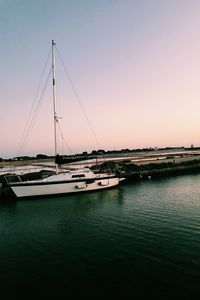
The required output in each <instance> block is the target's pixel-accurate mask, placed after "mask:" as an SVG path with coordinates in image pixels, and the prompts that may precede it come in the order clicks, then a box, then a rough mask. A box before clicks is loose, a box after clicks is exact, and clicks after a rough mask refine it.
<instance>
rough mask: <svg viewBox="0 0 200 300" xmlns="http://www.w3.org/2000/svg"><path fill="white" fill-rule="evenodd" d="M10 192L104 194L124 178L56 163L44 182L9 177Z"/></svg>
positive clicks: (27, 194) (19, 194) (29, 194)
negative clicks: (99, 191) (102, 192)
mask: <svg viewBox="0 0 200 300" xmlns="http://www.w3.org/2000/svg"><path fill="white" fill-rule="evenodd" d="M54 48H55V42H54V41H52V77H53V81H52V82H53V108H54V142H55V145H54V146H55V158H57V157H58V156H59V155H58V153H57V123H58V117H57V114H56V92H55V91H56V90H55V85H56V80H55V50H54ZM4 179H5V185H6V190H9V191H10V192H11V193H12V194H13V195H14V196H15V197H17V198H26V197H38V196H50V195H60V194H71V193H80V192H89V191H97V190H104V189H107V188H111V187H114V186H117V185H118V184H119V183H120V182H121V181H122V180H124V178H120V177H119V176H117V175H116V174H114V173H112V174H109V173H106V174H104V173H98V174H97V173H95V172H93V171H92V170H90V169H89V168H83V169H78V170H67V171H64V172H63V170H59V162H58V161H55V172H54V174H49V175H47V176H45V177H44V178H41V179H37V180H27V181H24V180H22V179H21V177H20V176H19V175H5V176H4Z"/></svg>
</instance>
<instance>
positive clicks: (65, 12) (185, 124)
mask: <svg viewBox="0 0 200 300" xmlns="http://www.w3.org/2000/svg"><path fill="white" fill-rule="evenodd" d="M0 39H1V50H0V53H1V57H0V61H1V71H0V82H1V85H0V86H1V88H0V139H1V140H0V157H3V158H8V157H14V156H16V155H18V154H19V153H18V150H19V144H20V141H21V139H22V136H23V132H24V128H25V126H26V123H27V118H28V116H29V113H30V110H31V107H32V105H33V103H34V99H35V95H36V92H37V88H38V84H39V82H40V78H41V75H42V72H43V69H44V66H45V63H46V61H47V57H48V54H49V51H50V47H51V40H52V39H54V40H55V42H56V47H57V49H58V51H59V53H60V55H61V57H62V60H63V61H64V64H65V67H66V68H67V70H68V72H69V74H70V78H71V80H72V82H73V85H74V88H75V91H76V94H77V95H78V99H77V97H76V95H75V94H74V91H73V89H72V87H71V85H70V83H69V81H68V80H67V76H66V74H65V71H64V69H63V67H62V64H61V63H60V62H59V61H58V60H56V71H57V76H56V78H57V114H58V116H59V117H62V119H60V120H59V124H60V128H61V129H62V135H63V137H64V139H65V141H67V145H68V148H66V144H65V148H64V142H63V143H62V142H60V152H63V151H64V152H65V154H69V148H70V149H71V151H72V152H73V153H81V152H83V151H88V152H90V151H91V150H97V149H99V148H101V149H104V150H112V149H124V148H129V149H136V148H146V147H167V146H170V147H173V146H191V144H193V145H194V146H200V1H198V0H56V1H55V0H54V1H53V0H34V1H31V0H0ZM50 63H51V62H50ZM50 67H51V66H49V68H50ZM48 70H49V69H48V67H47V73H48ZM44 81H45V80H44ZM79 101H80V102H81V104H82V108H84V112H85V114H86V115H87V118H86V116H85V114H84V113H83V111H82V109H81V107H80V105H79ZM88 122H89V123H88ZM53 143H54V140H53V118H52V87H51V82H49V83H48V85H47V90H46V92H45V94H44V99H43V100H42V103H41V107H40V110H39V113H38V117H37V119H36V122H35V124H34V126H33V129H32V132H31V135H30V137H29V139H28V142H27V144H26V147H25V148H24V149H23V153H21V152H20V154H21V155H36V154H38V153H44V154H48V155H53V154H54V144H53ZM61 146H63V147H61Z"/></svg>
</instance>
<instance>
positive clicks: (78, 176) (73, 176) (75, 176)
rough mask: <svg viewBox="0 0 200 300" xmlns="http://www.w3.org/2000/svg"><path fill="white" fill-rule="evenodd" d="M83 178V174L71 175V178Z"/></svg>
mask: <svg viewBox="0 0 200 300" xmlns="http://www.w3.org/2000/svg"><path fill="white" fill-rule="evenodd" d="M80 177H85V174H78V175H72V178H80Z"/></svg>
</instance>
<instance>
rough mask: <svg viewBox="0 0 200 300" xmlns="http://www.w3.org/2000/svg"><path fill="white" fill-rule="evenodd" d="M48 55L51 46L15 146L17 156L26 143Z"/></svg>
mask: <svg viewBox="0 0 200 300" xmlns="http://www.w3.org/2000/svg"><path fill="white" fill-rule="evenodd" d="M50 55H51V48H50V50H49V54H48V57H47V59H46V61H45V64H44V68H43V71H42V75H41V78H40V81H39V84H38V87H37V90H36V94H35V97H34V101H33V103H32V106H31V109H30V112H29V115H28V118H27V121H26V125H25V127H24V131H23V133H22V136H21V139H20V142H19V145H18V148H17V155H16V156H18V157H19V156H20V155H21V154H22V153H23V151H22V149H24V145H25V143H26V136H27V134H28V131H29V127H30V122H31V121H30V120H31V116H32V114H33V109H34V107H35V105H36V99H37V97H38V94H39V91H40V88H41V84H42V81H43V77H44V74H45V72H46V69H47V64H48V61H49V58H50Z"/></svg>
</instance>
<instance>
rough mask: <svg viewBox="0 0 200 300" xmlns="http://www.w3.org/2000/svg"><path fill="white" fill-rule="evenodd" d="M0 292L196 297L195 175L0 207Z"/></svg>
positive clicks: (198, 221)
mask: <svg viewBox="0 0 200 300" xmlns="http://www.w3.org/2000/svg"><path fill="white" fill-rule="evenodd" d="M0 245H1V246H0V267H1V268H0V269H1V272H0V287H1V290H2V291H4V292H8V293H9V292H11V291H12V292H13V293H17V292H19V291H21V290H25V291H29V293H30V292H35V291H39V290H43V291H44V292H45V294H46V296H48V295H51V292H52V291H53V290H54V291H62V292H66V291H69V290H70V289H77V290H78V289H79V288H80V287H83V286H90V287H91V288H96V290H98V288H99V287H103V286H107V287H109V288H113V289H114V290H115V291H116V290H117V291H118V290H121V291H123V290H124V291H127V290H128V289H129V291H130V290H132V291H134V295H136V294H138V293H140V294H142V293H144V292H145V293H146V294H147V295H148V294H149V295H150V293H153V294H159V295H161V296H162V297H164V296H166V297H167V298H169V296H170V295H180V294H183V295H187V296H188V297H194V296H196V297H197V295H199V294H200V292H199V278H200V175H194V176H193V175H189V176H181V177H176V178H168V179H162V180H154V181H153V180H151V181H143V182H139V183H131V184H124V185H121V186H120V187H117V188H114V189H111V190H107V191H101V192H93V193H88V194H80V195H73V196H64V197H56V198H49V199H47V198H45V199H37V200H27V201H25V200H19V201H17V202H8V203H5V202H2V203H0Z"/></svg>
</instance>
